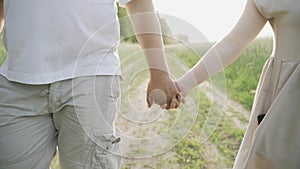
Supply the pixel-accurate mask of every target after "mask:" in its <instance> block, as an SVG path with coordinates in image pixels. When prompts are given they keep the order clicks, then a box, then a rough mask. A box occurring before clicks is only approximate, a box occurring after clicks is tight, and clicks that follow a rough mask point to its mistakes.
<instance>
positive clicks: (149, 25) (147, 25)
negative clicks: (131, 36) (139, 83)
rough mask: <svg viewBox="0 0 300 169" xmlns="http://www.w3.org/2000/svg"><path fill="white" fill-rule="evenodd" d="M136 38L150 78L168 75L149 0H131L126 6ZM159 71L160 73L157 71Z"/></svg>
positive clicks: (160, 39) (155, 18)
mask: <svg viewBox="0 0 300 169" xmlns="http://www.w3.org/2000/svg"><path fill="white" fill-rule="evenodd" d="M126 9H127V11H128V14H129V17H130V20H131V23H132V25H133V28H134V31H135V34H136V37H137V39H138V42H139V44H140V46H141V47H142V49H143V51H144V55H145V57H146V61H147V63H148V66H149V70H150V76H151V78H152V77H154V76H155V75H157V73H158V72H161V73H162V72H163V73H165V74H167V73H168V66H167V64H166V60H165V53H164V47H163V41H162V35H161V28H160V23H159V18H158V16H157V14H156V13H155V10H154V6H153V3H152V1H151V0H132V1H131V2H129V3H127V4H126ZM157 70H160V71H157Z"/></svg>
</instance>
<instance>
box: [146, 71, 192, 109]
mask: <svg viewBox="0 0 300 169" xmlns="http://www.w3.org/2000/svg"><path fill="white" fill-rule="evenodd" d="M186 95H187V92H184V91H183V90H182V88H181V86H179V84H178V83H177V81H175V80H173V79H171V78H170V76H169V74H168V73H166V72H163V71H159V70H157V72H155V73H154V75H150V80H149V83H148V88H147V105H148V108H150V107H151V106H152V105H153V104H158V105H159V106H160V107H161V108H162V109H167V110H169V109H174V108H178V107H179V105H180V104H181V103H184V101H185V100H184V97H185V96H186Z"/></svg>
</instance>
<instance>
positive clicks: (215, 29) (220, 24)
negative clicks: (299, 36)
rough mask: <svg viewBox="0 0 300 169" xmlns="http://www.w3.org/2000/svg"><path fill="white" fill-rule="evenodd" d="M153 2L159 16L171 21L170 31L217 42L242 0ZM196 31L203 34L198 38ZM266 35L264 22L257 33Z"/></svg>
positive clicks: (231, 23)
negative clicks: (263, 26) (262, 28)
mask: <svg viewBox="0 0 300 169" xmlns="http://www.w3.org/2000/svg"><path fill="white" fill-rule="evenodd" d="M154 3H155V7H156V10H157V11H158V12H159V13H160V15H161V16H162V18H171V19H167V20H173V21H171V22H174V24H172V23H169V24H170V25H171V26H170V27H171V30H172V32H173V34H177V33H182V34H189V39H190V41H202V40H203V37H205V38H206V39H207V40H209V41H218V40H220V39H221V38H222V37H223V36H225V35H226V34H227V33H228V32H229V31H230V30H231V28H232V27H233V26H234V24H235V23H236V22H237V20H238V18H239V17H240V15H241V14H242V11H243V9H244V6H245V3H246V0H154ZM175 18H177V19H175ZM175 20H177V21H175ZM176 22H177V24H175V23H176ZM192 29H193V30H192ZM196 31H198V34H199V32H201V34H202V35H203V37H201V38H199V35H198V34H196ZM266 36H267V37H271V36H272V33H271V28H270V25H268V24H267V25H266V26H265V28H264V30H263V31H262V32H261V33H260V34H259V35H258V37H266Z"/></svg>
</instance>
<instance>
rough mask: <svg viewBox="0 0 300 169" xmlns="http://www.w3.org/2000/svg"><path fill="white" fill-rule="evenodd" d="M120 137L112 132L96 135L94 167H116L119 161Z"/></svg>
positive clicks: (107, 168)
mask: <svg viewBox="0 0 300 169" xmlns="http://www.w3.org/2000/svg"><path fill="white" fill-rule="evenodd" d="M120 142H121V138H120V137H118V136H116V135H113V134H102V135H99V136H98V144H97V147H96V154H95V156H96V164H95V166H96V168H101V169H118V168H119V167H120V163H121V154H120Z"/></svg>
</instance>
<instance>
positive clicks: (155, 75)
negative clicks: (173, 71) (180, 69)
mask: <svg viewBox="0 0 300 169" xmlns="http://www.w3.org/2000/svg"><path fill="white" fill-rule="evenodd" d="M149 72H150V80H162V79H165V78H169V73H168V72H166V71H163V70H160V69H156V68H149Z"/></svg>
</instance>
